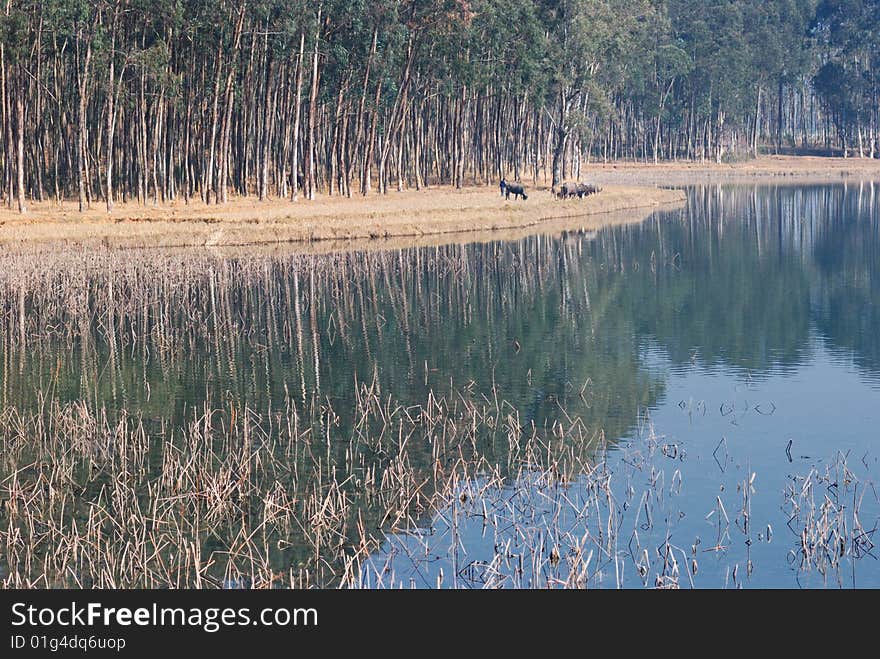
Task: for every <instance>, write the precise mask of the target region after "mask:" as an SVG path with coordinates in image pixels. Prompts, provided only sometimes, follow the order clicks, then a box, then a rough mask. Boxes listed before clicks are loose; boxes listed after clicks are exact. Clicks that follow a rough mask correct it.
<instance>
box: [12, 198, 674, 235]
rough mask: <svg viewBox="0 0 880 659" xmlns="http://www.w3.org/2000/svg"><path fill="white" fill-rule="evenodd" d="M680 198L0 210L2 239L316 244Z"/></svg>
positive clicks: (522, 228) (583, 220) (607, 213)
mask: <svg viewBox="0 0 880 659" xmlns="http://www.w3.org/2000/svg"><path fill="white" fill-rule="evenodd" d="M683 201H684V193H683V192H682V191H680V190H668V189H660V188H657V187H653V186H616V185H611V186H607V187H605V188H604V189H603V190H602V192H601V193H600V194H597V195H593V196H590V197H587V198H585V199H582V200H579V199H572V200H567V201H558V200H556V199H554V198H553V197H552V195H551V194H550V192H549V191H548V190H546V189H544V190H541V189H533V190H531V191H530V194H529V199H528V200H527V201H521V200H520V201H513V200H512V199H511V200H510V201H505V200H504V199H502V198H501V196H500V195H499V193H498V189H497V188H495V187H494V186H493V187H471V188H465V189H462V190H455V189H452V188H449V187H433V188H430V189H427V190H422V191H415V190H410V191H405V192H391V193H389V194H388V195H387V196H385V197H380V196H378V195H371V196H369V197H367V198H363V197H360V196H358V197H356V198H352V199H348V198H344V197H326V196H322V197H319V198H318V199H316V200H314V201H305V200H300V201H297V202H291V201H287V200H270V201H265V202H258V201H256V200H255V199H253V198H250V199H247V198H245V199H236V200H233V201H231V202H230V203H228V204H226V205H224V206H206V205H204V204H202V203H201V202H192V203H190V204H189V205H187V204H184V203H183V202H180V201H178V202H176V203H174V204H167V205H164V206H158V207H153V206H137V205H134V204H125V205H117V207H116V208H115V209H114V211H113V212H112V213H110V214H108V213H107V212H106V209H104V208H103V207H102V206H101V205H99V204H94V205H93V207H92V208H91V209H90V210H87V211H86V212H84V213H79V212H78V211H77V206H76V204H75V203H64V204H62V205H58V204H55V203H43V204H32V205H31V207H30V208H29V209H28V212H27V213H26V214H25V215H19V214H18V213H16V212H14V211H9V210H3V211H2V212H0V244H5V245H7V246H13V245H33V244H45V243H56V244H58V243H60V244H68V245H70V244H86V245H88V244H102V245H109V246H113V247H185V246H232V245H256V244H269V243H287V242H300V243H310V244H312V245H313V246H314V245H315V244H316V243H318V242H320V243H322V244H324V245H323V246H324V247H327V248H335V249H339V248H343V247H345V246H348V247H353V246H356V245H359V244H365V243H368V242H370V241H377V242H387V241H391V242H394V243H399V244H401V245H402V244H404V243H406V244H410V245H413V244H432V243H433V244H436V243H440V242H455V241H458V240H480V239H492V238H493V237H496V238H502V237H510V236H511V235H523V234H525V233H537V232H545V231H548V230H554V231H562V230H564V229H585V230H591V229H597V228H599V227H601V226H605V225H608V224H616V223H620V222H623V221H630V222H631V221H638V220H641V219H643V218H644V217H646V216H647V215H649V214H650V213H651V212H652V211H653V210H654V209H656V208H660V207H664V206H674V205H676V204H681V203H682V202H683ZM459 234H461V238H458V237H457V236H458V235H459ZM392 239H393V240H392ZM321 251H323V250H321Z"/></svg>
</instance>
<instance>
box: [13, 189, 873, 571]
mask: <svg viewBox="0 0 880 659" xmlns="http://www.w3.org/2000/svg"><path fill="white" fill-rule="evenodd" d="M878 205H880V187H878V186H876V185H874V184H871V183H864V184H855V185H846V186H845V185H816V186H779V187H769V186H767V187H751V186H721V187H711V188H700V189H694V190H691V191H690V192H689V201H688V205H687V208H686V209H684V210H680V211H679V210H676V211H673V212H665V213H658V214H657V215H655V216H654V217H652V218H651V219H650V220H648V221H646V222H645V223H643V224H638V225H632V226H624V227H618V228H611V229H607V230H603V231H600V232H598V234H586V233H578V232H574V233H569V234H565V235H563V236H560V237H552V238H551V237H544V236H538V237H532V238H528V239H525V240H522V241H520V242H512V243H491V244H479V245H470V246H454V247H445V248H423V249H419V250H405V251H399V252H397V251H395V252H387V253H384V254H381V255H380V254H373V255H365V256H364V259H365V263H366V264H367V265H368V266H369V267H368V268H366V269H364V270H358V271H357V272H355V271H354V270H353V271H352V272H351V273H342V274H340V275H338V276H325V275H320V270H321V267H322V266H321V259H322V258H325V257H315V258H314V259H312V260H311V261H310V262H311V263H313V264H314V268H315V270H314V272H317V273H318V274H312V275H311V276H308V275H307V276H302V275H297V277H296V281H293V280H292V278H291V274H290V271H289V270H287V269H285V268H283V267H280V266H279V265H278V263H279V258H278V257H277V256H272V257H269V256H267V257H265V265H264V266H259V267H257V270H259V271H260V272H261V273H262V274H261V275H260V276H259V277H253V276H250V277H244V276H242V277H241V278H237V276H236V273H237V272H238V271H237V270H236V269H235V267H233V268H232V269H231V270H229V268H228V267H227V270H226V271H225V272H227V273H228V272H231V273H232V274H231V275H229V277H228V278H227V279H226V280H224V282H222V284H223V285H224V286H226V287H228V288H229V289H230V290H231V291H232V292H231V293H230V295H228V296H227V297H226V298H225V299H226V300H227V304H228V305H230V308H229V309H228V313H227V314H226V316H225V317H226V318H227V320H226V321H224V323H222V324H220V323H218V322H217V321H216V317H213V316H209V315H207V314H206V316H205V317H203V318H202V317H200V318H185V317H182V316H180V315H177V316H174V315H173V314H172V317H173V318H174V323H176V324H179V325H180V327H179V328H175V327H170V328H165V329H164V330H162V331H151V330H149V328H151V327H153V324H152V322H154V321H151V322H147V321H145V320H143V319H141V322H142V323H145V322H146V324H143V325H142V327H143V328H147V330H148V331H147V334H146V335H144V336H142V337H141V339H140V340H138V341H134V340H132V342H131V343H130V345H127V344H125V343H124V342H123V345H115V346H114V345H111V341H109V340H108V336H110V335H111V334H112V333H113V332H117V333H119V334H120V335H121V336H124V335H125V328H114V329H113V330H112V331H108V330H107V328H106V326H105V325H106V323H105V324H104V325H102V324H101V323H97V322H96V323H95V324H94V325H93V326H90V327H89V328H87V329H86V330H83V331H82V332H81V333H80V334H79V335H78V336H77V337H76V339H75V340H73V341H69V342H67V343H64V344H62V342H60V341H59V342H56V343H53V342H52V341H51V340H47V342H46V343H45V344H44V346H43V349H41V350H40V351H36V352H33V353H32V354H30V355H22V354H19V353H18V352H16V350H14V349H13V348H12V347H10V346H9V345H8V343H7V342H4V344H3V346H0V350H3V353H2V356H3V358H2V360H0V368H2V369H3V374H2V375H3V377H2V399H3V402H4V404H5V405H6V406H10V405H11V406H17V407H20V408H34V407H35V406H37V405H39V400H40V397H39V392H40V391H46V390H47V389H49V388H51V390H52V391H53V395H55V396H57V397H59V398H60V399H62V400H71V401H73V400H85V401H88V402H89V404H91V405H93V406H95V407H96V408H97V407H103V408H106V409H108V410H109V411H110V413H111V414H112V413H114V412H118V411H119V410H121V409H126V410H128V411H129V412H131V411H137V412H140V413H142V414H143V415H144V416H145V418H146V419H148V420H149V421H151V422H152V423H155V424H157V425H158V424H162V423H165V424H167V425H169V426H174V425H182V424H185V423H186V420H187V418H189V416H190V415H191V414H192V411H193V410H197V409H199V408H201V407H204V406H205V405H208V406H222V405H224V404H225V402H228V401H230V400H232V401H235V404H236V405H240V406H247V407H249V408H252V409H255V410H265V409H283V408H284V401H285V399H286V398H288V397H290V396H293V397H294V398H297V399H299V400H301V401H305V400H307V399H313V398H314V397H318V398H320V399H323V400H326V401H327V402H328V404H330V405H332V407H333V409H334V410H336V412H337V413H339V414H340V415H341V419H342V420H341V424H340V430H338V432H339V436H340V443H341V444H344V443H345V442H346V441H347V439H346V435H345V430H344V429H345V427H346V424H347V423H349V422H350V421H351V419H350V418H349V417H348V416H347V413H346V410H347V409H350V408H351V407H352V406H353V403H352V392H353V389H354V387H353V383H354V381H355V379H357V380H358V381H361V382H363V381H370V379H371V378H374V377H375V378H376V379H377V380H378V382H380V383H381V385H382V387H383V391H385V392H386V393H388V394H392V395H393V396H394V397H396V398H397V399H399V400H401V401H411V402H412V403H413V404H416V403H422V402H424V400H425V397H426V395H427V392H428V390H429V389H433V390H441V391H442V390H447V391H448V390H449V389H450V387H451V386H455V387H469V388H472V389H473V390H475V391H483V392H487V393H488V392H490V391H491V390H492V387H493V385H494V387H495V389H496V390H497V391H498V392H499V394H500V395H501V396H503V397H504V399H505V400H507V401H509V402H510V403H511V404H512V405H514V406H515V407H516V408H517V409H518V410H519V412H520V415H521V418H522V419H523V421H524V422H525V423H528V422H530V421H534V422H535V423H536V424H538V425H540V424H542V423H545V422H549V421H552V420H553V419H557V418H560V415H561V411H560V410H561V409H562V408H564V409H565V410H566V411H567V414H569V415H571V416H579V417H580V418H582V419H583V421H584V423H585V424H586V425H587V426H588V427H589V428H592V429H602V430H603V431H604V434H605V437H606V439H607V440H608V453H607V460H608V462H609V465H610V466H611V467H613V468H614V469H615V473H616V474H617V475H616V476H615V477H614V479H613V480H612V487H613V488H615V494H616V496H618V497H619V498H620V501H621V502H623V501H626V500H629V499H631V500H632V502H633V505H630V506H627V512H625V513H624V512H621V513H620V514H621V520H622V521H621V526H622V528H623V527H625V528H627V529H629V528H632V529H637V530H638V532H639V539H638V540H639V547H652V548H655V547H657V546H659V545H660V544H661V543H665V544H666V545H671V546H674V547H676V548H680V549H682V550H683V551H684V554H683V555H682V556H679V558H680V559H682V560H683V561H684V560H690V559H691V558H692V557H696V559H697V561H698V570H697V572H696V574H693V570H692V569H691V568H690V567H688V568H687V571H688V572H690V573H691V576H689V577H688V578H684V577H682V578H681V583H682V585H688V584H689V583H693V584H694V585H696V586H704V587H724V586H728V587H729V586H745V587H805V586H810V587H823V586H824V587H838V586H844V587H852V586H856V587H867V586H871V587H878V586H880V567H878V563H877V561H876V557H877V552H874V551H873V544H872V538H873V537H874V535H873V531H874V528H875V527H876V526H877V524H878V519H880V505H878V494H877V491H876V490H875V489H874V485H873V479H875V478H876V475H877V473H878V469H880V466H878V464H877V459H878V455H880V443H878V428H880V307H878V305H877V304H876V303H877V302H878V296H880V276H878V275H880V259H878V257H880V212H878ZM230 258H231V259H232V261H233V262H234V261H235V257H230ZM326 258H327V259H332V258H333V257H326ZM249 267H250V268H251V271H253V269H254V266H253V262H251V265H250V266H249ZM365 272H368V274H364V273H365ZM220 284H221V282H220V281H219V279H218V282H217V286H219V285H220ZM214 285H215V282H214V279H211V280H210V282H204V281H202V282H197V283H196V284H194V285H193V287H192V290H189V291H188V292H187V293H185V295H186V296H189V297H193V296H194V297H195V298H197V299H202V298H207V297H208V296H212V295H213V292H212V291H213V289H212V288H210V287H211V286H214ZM349 287H350V288H349ZM209 289H210V290H209ZM175 295H177V296H179V295H181V294H180V293H179V292H176V293H175ZM171 299H177V298H174V296H171ZM212 299H213V298H212ZM86 304H88V302H86ZM203 306H205V305H203ZM205 308H207V307H206V306H205ZM193 323H196V324H197V325H198V327H199V329H198V330H195V331H194V330H184V329H183V327H184V325H187V324H193ZM153 330H155V328H154V327H153ZM137 331H139V330H138V326H137V323H136V322H133V324H132V326H131V328H130V334H131V335H134V334H135V333H137ZM581 391H583V392H584V395H583V396H582V395H580V392H581ZM334 432H337V431H334ZM340 450H342V449H340ZM633 456H639V460H640V461H639V462H638V463H636V462H634V460H633ZM844 461H845V463H846V465H847V470H842V468H841V466H840V465H842V464H843V462H844ZM826 473H827V474H829V476H828V478H827V479H826V478H825V476H826ZM657 474H662V478H663V479H664V481H663V486H662V487H661V488H659V490H661V491H664V492H666V493H667V494H666V496H665V498H664V501H663V506H662V507H661V508H658V510H660V509H662V510H664V511H665V517H663V518H662V519H657V518H655V519H653V520H651V521H650V523H647V524H646V522H645V520H637V519H633V520H630V521H627V520H626V519H624V518H626V516H627V515H629V516H633V515H635V514H636V511H637V509H638V504H639V497H640V496H641V492H642V491H643V490H644V489H645V487H647V485H646V484H647V483H648V482H649V481H652V479H656V477H657V476H656V475H657ZM839 474H842V476H841V479H842V480H837V475H839ZM804 478H810V479H813V481H814V482H815V483H816V487H815V488H814V489H813V491H812V496H813V499H814V500H815V502H816V503H817V506H821V505H823V504H828V505H829V506H832V507H833V508H834V510H838V511H839V510H840V509H844V510H845V515H848V516H849V517H847V519H851V516H852V513H853V511H857V513H858V518H859V521H860V523H861V526H862V529H863V532H862V533H861V535H860V539H859V540H858V542H859V547H858V549H859V551H858V552H855V553H856V554H857V555H858V558H854V557H853V556H851V555H848V556H847V557H846V559H845V560H844V561H842V562H841V564H840V566H838V569H836V570H833V571H830V572H829V571H827V570H825V571H822V570H819V569H815V568H813V569H805V568H804V566H803V564H802V562H801V560H800V557H799V556H798V554H797V548H798V538H799V534H800V532H801V531H802V528H801V527H802V526H803V525H802V524H801V527H798V525H797V524H792V523H791V521H790V520H791V518H792V514H793V513H792V508H791V505H790V500H788V499H786V496H785V492H786V489H787V488H796V489H798V490H800V488H802V487H803V484H804V482H805V481H804V480H803V479H804ZM815 479H818V480H815ZM843 480H846V483H844V482H843ZM813 481H811V482H813ZM744 482H745V483H749V482H750V483H751V485H750V486H748V485H747V486H746V488H745V489H748V490H749V502H748V503H749V506H750V528H749V529H748V530H747V531H744V530H743V529H742V528H741V526H742V525H741V524H740V523H738V521H737V514H736V513H737V511H738V510H740V508H741V507H742V502H743V490H744V488H743V483H744ZM854 483H856V484H857V486H856V485H854ZM845 486H846V487H845ZM540 487H541V486H540V484H534V485H526V489H528V488H532V490H534V489H535V488H538V489H540ZM583 487H586V485H579V484H578V483H577V482H575V483H574V484H573V485H571V486H570V488H569V490H568V492H567V494H566V496H567V497H568V499H570V500H577V498H578V497H584V500H586V493H585V492H579V488H583ZM486 496H487V497H488V498H489V499H490V500H491V501H494V502H495V504H497V505H499V506H502V507H503V505H507V504H509V503H510V501H511V500H512V499H514V498H516V497H517V496H521V492H520V493H517V490H516V488H514V487H510V488H509V489H507V490H504V489H502V490H500V491H493V492H492V493H491V494H487V495H486ZM505 501H506V504H505ZM719 505H720V506H721V508H719ZM722 508H723V511H722ZM551 513H552V506H551V507H550V508H548V509H547V510H539V509H537V508H534V509H533V510H532V513H531V514H532V515H533V517H534V520H533V521H534V522H535V524H536V525H537V526H538V527H540V526H541V525H542V524H544V525H545V527H546V528H545V530H544V532H545V533H546V534H547V537H548V538H551V537H552V536H553V533H554V532H558V522H559V520H558V519H556V521H555V522H554V523H555V524H557V527H556V528H557V531H554V530H553V528H551V527H550V525H549V523H548V522H547V519H548V518H549V517H548V515H550V514H551ZM723 517H726V518H727V522H726V525H724V524H721V522H719V520H720V519H722V518H723ZM447 520H448V516H438V517H437V518H434V519H424V520H423V525H424V528H423V529H422V530H421V531H420V532H418V533H412V534H399V535H392V536H389V537H388V539H387V542H386V543H385V544H384V545H383V547H382V548H381V549H380V550H379V551H378V552H377V553H376V555H375V556H374V557H373V563H372V568H374V569H373V573H372V575H371V574H366V575H365V577H364V582H365V583H366V584H367V585H376V584H377V583H379V582H378V581H377V579H376V576H375V568H376V567H377V566H385V567H390V568H391V569H393V570H394V573H395V575H396V578H398V579H399V580H400V582H401V583H403V584H404V585H415V586H419V587H431V586H435V585H436V584H437V582H438V578H439V577H440V574H441V571H442V574H443V575H444V577H443V585H446V586H448V585H453V583H455V585H465V586H473V587H478V586H480V585H483V584H484V583H485V579H484V578H481V577H480V575H478V574H476V573H477V572H478V570H477V568H478V567H479V566H480V565H483V564H485V563H488V562H490V561H491V560H492V557H493V555H494V552H495V550H496V548H497V546H498V542H499V538H498V536H497V534H493V533H490V534H487V533H486V532H485V528H484V525H483V523H482V521H480V520H479V519H478V518H473V519H470V520H463V521H461V522H460V524H461V526H460V528H456V531H455V532H456V533H457V534H458V535H459V540H460V546H462V547H464V548H466V550H467V560H466V563H467V565H469V566H470V567H469V568H468V569H463V568H462V562H461V558H460V557H458V556H453V555H452V552H451V551H450V550H449V546H450V543H449V531H450V529H449V524H448V521H447ZM577 523H579V522H577V520H575V521H572V522H571V524H572V525H576V524H577ZM768 526H769V527H770V529H769V530H770V532H769V533H768ZM722 527H723V528H722ZM567 530H568V531H572V532H574V531H576V529H571V528H569V529H567ZM627 533H629V532H627ZM426 538H428V540H426ZM432 538H433V539H432ZM847 541H848V542H851V538H850V539H848V540H847ZM627 542H630V544H631V538H630V536H629V535H626V537H624V538H623V539H622V540H621V546H620V547H619V552H620V557H618V559H617V560H614V559H612V560H609V561H606V564H605V567H603V569H602V570H601V571H600V572H599V573H597V576H596V577H595V578H594V579H593V580H591V582H590V583H589V585H590V586H617V585H624V586H641V585H643V583H644V579H643V578H642V577H641V575H639V573H638V569H637V562H636V561H635V560H633V559H632V557H631V556H629V557H628V558H623V557H624V556H625V555H626V554H627V551H628V549H627V546H624V545H625V544H626V543H627ZM515 544H516V543H514V545H515ZM513 551H514V553H515V549H514V550H513ZM652 551H653V549H652ZM630 553H631V552H630ZM851 553H853V552H850V554H851ZM416 554H417V555H420V556H423V558H422V559H420V560H414V559H413V555H416ZM684 556H686V557H687V559H685V558H684ZM520 558H522V556H521V557H520ZM526 558H528V557H526ZM277 560H278V561H279V562H280V563H282V564H283V563H284V561H289V560H292V559H291V556H290V555H289V554H282V555H279V556H278V557H277ZM598 560H599V559H598V558H597V562H598ZM547 570H548V575H547V576H552V575H550V574H549V572H552V567H548V568H547ZM515 572H516V570H515V568H511V571H510V573H509V574H506V576H505V579H506V581H503V580H502V581H503V583H502V584H501V585H505V584H507V585H512V584H514V583H515V581H516V575H515ZM823 572H824V573H823ZM451 574H455V578H452V577H450V575H451ZM525 585H541V584H540V583H534V582H529V583H528V584H525ZM648 585H652V584H648Z"/></svg>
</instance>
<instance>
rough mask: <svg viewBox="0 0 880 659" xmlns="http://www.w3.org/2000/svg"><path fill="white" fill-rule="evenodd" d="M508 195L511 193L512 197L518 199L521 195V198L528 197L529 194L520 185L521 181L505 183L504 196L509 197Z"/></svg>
mask: <svg viewBox="0 0 880 659" xmlns="http://www.w3.org/2000/svg"><path fill="white" fill-rule="evenodd" d="M510 195H513V198H514V199H519V198H520V197H522V198H523V199H528V198H529V195H527V194H526V189H525V188H524V187H523V186H522V183H505V184H504V198H505V199H510Z"/></svg>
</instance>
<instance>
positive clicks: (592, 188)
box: [577, 183, 602, 199]
mask: <svg viewBox="0 0 880 659" xmlns="http://www.w3.org/2000/svg"><path fill="white" fill-rule="evenodd" d="M601 191H602V188H600V187H599V186H598V185H587V184H586V183H578V184H577V196H578V199H583V198H584V197H589V196H590V195H591V194H596V193H597V192H601Z"/></svg>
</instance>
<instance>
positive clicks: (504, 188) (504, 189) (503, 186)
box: [500, 178, 507, 197]
mask: <svg viewBox="0 0 880 659" xmlns="http://www.w3.org/2000/svg"><path fill="white" fill-rule="evenodd" d="M500 187H501V196H502V197H503V196H504V195H505V193H506V192H507V181H506V180H504V179H503V178H502V179H501V185H500Z"/></svg>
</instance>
